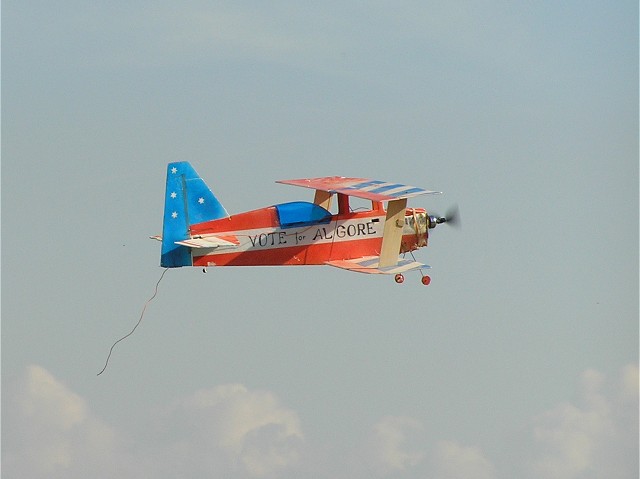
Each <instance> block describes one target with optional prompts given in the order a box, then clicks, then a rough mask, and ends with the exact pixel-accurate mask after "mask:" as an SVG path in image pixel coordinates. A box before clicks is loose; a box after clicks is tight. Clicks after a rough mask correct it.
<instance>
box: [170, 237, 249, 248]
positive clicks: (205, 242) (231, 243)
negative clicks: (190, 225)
mask: <svg viewBox="0 0 640 479" xmlns="http://www.w3.org/2000/svg"><path fill="white" fill-rule="evenodd" d="M175 243H176V244H179V245H181V246H188V247H189V248H221V247H222V248H236V247H237V246H238V245H239V244H240V242H239V241H238V238H236V237H235V236H233V235H226V236H204V237H202V236H201V237H198V238H191V239H186V240H182V241H176V242H175Z"/></svg>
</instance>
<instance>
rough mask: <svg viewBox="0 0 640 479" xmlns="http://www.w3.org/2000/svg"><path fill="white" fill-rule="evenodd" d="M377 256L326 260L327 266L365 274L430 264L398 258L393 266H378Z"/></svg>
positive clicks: (422, 266)
mask: <svg viewBox="0 0 640 479" xmlns="http://www.w3.org/2000/svg"><path fill="white" fill-rule="evenodd" d="M379 263H380V257H379V256H364V257H362V258H356V259H347V260H336V261H327V263H326V264H328V265H329V266H335V267H336V268H341V269H346V270H348V271H355V272H356V273H367V274H398V273H404V272H405V271H411V270H413V269H428V268H431V266H428V265H426V264H422V263H418V262H417V261H412V260H409V259H398V264H395V265H393V266H387V267H383V268H380V266H379Z"/></svg>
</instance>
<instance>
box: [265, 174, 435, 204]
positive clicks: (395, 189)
mask: <svg viewBox="0 0 640 479" xmlns="http://www.w3.org/2000/svg"><path fill="white" fill-rule="evenodd" d="M276 183H281V184H283V185H293V186H302V187H304V188H311V189H314V190H320V191H326V192H328V193H342V194H344V195H348V196H355V197H357V198H364V199H366V200H372V201H393V200H399V199H402V198H412V197H414V196H419V195H436V194H440V191H430V190H425V189H424V188H418V187H416V186H409V185H404V184H401V183H389V182H386V181H380V180H371V179H367V178H345V177H344V176H325V177H321V178H303V179H299V180H280V181H276Z"/></svg>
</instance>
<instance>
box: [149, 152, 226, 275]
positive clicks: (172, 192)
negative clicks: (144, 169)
mask: <svg viewBox="0 0 640 479" xmlns="http://www.w3.org/2000/svg"><path fill="white" fill-rule="evenodd" d="M228 216H229V214H228V213H227V210H225V209H224V207H223V206H222V204H221V203H220V202H219V201H218V199H217V198H216V197H215V195H214V194H213V193H212V192H211V190H210V189H209V187H208V186H207V185H206V184H205V182H204V181H203V180H202V178H200V176H198V173H196V170H194V169H193V167H192V166H191V165H190V164H189V163H188V162H187V161H180V162H176V163H169V165H168V166H167V189H166V191H165V195H164V219H163V223H162V255H161V257H160V266H163V267H165V268H178V267H180V266H192V265H193V261H192V259H191V251H190V249H189V248H188V247H186V246H181V245H177V244H175V242H176V241H182V240H185V239H188V238H190V231H189V230H190V226H191V225H192V224H196V223H202V222H203V221H210V220H215V219H218V218H226V217H228Z"/></svg>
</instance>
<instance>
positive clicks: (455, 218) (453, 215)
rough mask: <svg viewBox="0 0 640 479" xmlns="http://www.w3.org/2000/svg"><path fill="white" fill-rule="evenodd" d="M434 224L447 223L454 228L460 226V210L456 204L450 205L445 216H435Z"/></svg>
mask: <svg viewBox="0 0 640 479" xmlns="http://www.w3.org/2000/svg"><path fill="white" fill-rule="evenodd" d="M435 220H436V221H435V222H436V224H439V225H440V224H442V223H447V224H449V225H451V226H453V227H455V228H460V226H461V225H460V210H459V209H458V205H453V206H451V207H450V208H449V209H448V210H447V212H446V213H445V216H438V215H436V216H435Z"/></svg>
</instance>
